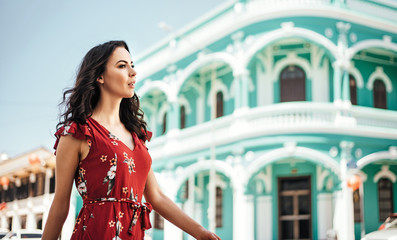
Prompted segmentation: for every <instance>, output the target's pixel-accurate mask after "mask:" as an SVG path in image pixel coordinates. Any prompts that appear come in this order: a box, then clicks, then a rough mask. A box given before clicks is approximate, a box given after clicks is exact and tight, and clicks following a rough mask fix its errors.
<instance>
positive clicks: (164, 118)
mask: <svg viewBox="0 0 397 240" xmlns="http://www.w3.org/2000/svg"><path fill="white" fill-rule="evenodd" d="M165 131H167V113H164V116H163V129H162V131H161V134H164V133H165Z"/></svg>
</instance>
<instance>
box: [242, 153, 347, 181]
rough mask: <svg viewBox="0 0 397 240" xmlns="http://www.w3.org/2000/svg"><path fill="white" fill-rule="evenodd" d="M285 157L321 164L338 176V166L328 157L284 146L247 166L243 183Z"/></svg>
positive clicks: (263, 155)
mask: <svg viewBox="0 0 397 240" xmlns="http://www.w3.org/2000/svg"><path fill="white" fill-rule="evenodd" d="M287 157H300V158H303V159H306V160H308V161H311V162H313V163H315V164H321V165H323V166H324V167H326V168H329V169H330V170H331V171H332V172H333V173H335V174H336V175H337V176H340V169H339V164H338V163H337V162H336V161H335V160H334V159H333V158H331V157H329V156H328V155H326V154H324V153H322V152H319V151H317V150H313V149H310V148H306V147H294V148H291V147H289V146H286V147H283V148H278V149H274V150H272V151H269V152H267V153H265V154H262V155H261V156H259V157H258V158H257V159H255V160H254V161H253V162H252V163H251V164H249V165H248V166H247V168H246V170H245V172H246V177H247V179H246V180H245V181H246V182H248V180H250V178H251V177H252V176H253V175H254V174H255V173H256V172H258V171H259V170H260V169H262V168H263V167H264V166H267V165H270V164H272V163H273V162H276V161H278V160H280V159H283V158H287Z"/></svg>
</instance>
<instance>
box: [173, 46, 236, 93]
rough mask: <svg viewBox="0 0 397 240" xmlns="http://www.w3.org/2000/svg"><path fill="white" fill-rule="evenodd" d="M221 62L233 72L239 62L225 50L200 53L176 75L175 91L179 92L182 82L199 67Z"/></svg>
mask: <svg viewBox="0 0 397 240" xmlns="http://www.w3.org/2000/svg"><path fill="white" fill-rule="evenodd" d="M215 62H222V63H225V64H227V65H229V66H230V67H231V69H232V72H233V74H234V73H235V72H237V71H238V70H237V69H238V68H239V66H240V64H239V61H238V59H236V58H235V57H234V56H233V55H231V54H229V53H226V52H217V53H211V54H208V55H200V56H199V57H198V58H197V60H195V61H194V62H192V63H190V64H189V65H188V66H187V67H186V68H185V69H183V70H182V71H181V73H180V75H179V76H178V84H177V87H176V89H177V90H176V92H177V93H179V92H180V91H181V87H182V86H183V84H184V83H185V82H186V81H187V80H188V79H189V78H190V77H191V75H192V74H193V73H195V72H197V71H198V70H200V68H202V67H204V66H207V65H209V64H211V63H215Z"/></svg>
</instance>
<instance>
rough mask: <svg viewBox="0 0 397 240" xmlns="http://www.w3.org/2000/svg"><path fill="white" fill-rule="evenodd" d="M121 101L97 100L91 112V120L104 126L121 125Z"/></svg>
mask: <svg viewBox="0 0 397 240" xmlns="http://www.w3.org/2000/svg"><path fill="white" fill-rule="evenodd" d="M121 100H122V99H106V100H104V98H99V100H98V104H97V105H96V107H95V108H94V110H93V113H92V116H91V117H92V118H94V119H95V120H97V121H98V122H100V123H103V124H105V125H109V126H114V125H118V124H120V123H121V120H120V114H119V113H120V103H121Z"/></svg>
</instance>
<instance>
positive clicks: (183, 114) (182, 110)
mask: <svg viewBox="0 0 397 240" xmlns="http://www.w3.org/2000/svg"><path fill="white" fill-rule="evenodd" d="M180 114H181V129H184V128H185V127H186V108H185V106H183V105H182V106H181V108H180Z"/></svg>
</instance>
